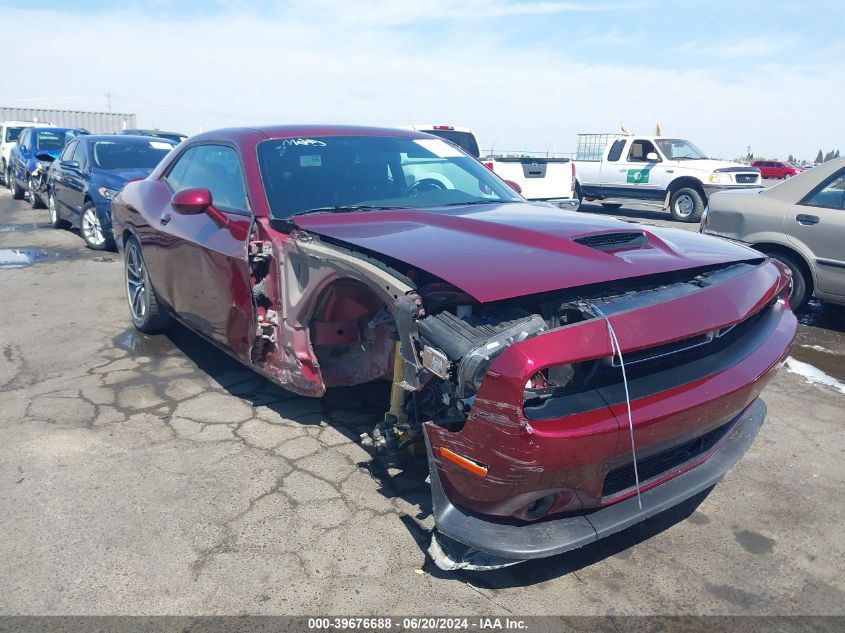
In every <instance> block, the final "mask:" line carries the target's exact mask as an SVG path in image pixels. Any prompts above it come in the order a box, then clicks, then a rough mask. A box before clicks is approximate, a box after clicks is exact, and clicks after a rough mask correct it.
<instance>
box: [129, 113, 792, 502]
mask: <svg viewBox="0 0 845 633" xmlns="http://www.w3.org/2000/svg"><path fill="white" fill-rule="evenodd" d="M339 135H373V136H376V135H391V136H405V137H409V138H421V137H423V135H421V134H419V133H416V132H412V131H403V130H389V131H386V130H380V129H373V128H354V127H339V126H289V127H276V128H265V129H261V130H256V129H237V130H221V131H217V132H209V133H207V134H202V135H199V136H197V137H193V138H192V139H191V140H190V141H189V142H188V143H185V144H184V146H183V147H181V150H183V151H184V150H185V149H187V148H188V147H191V146H193V145H194V144H195V143H199V142H205V141H216V142H225V143H230V144H233V145H234V146H236V147H238V148H239V150H240V152H239V153H240V158H241V161H242V166H243V169H244V176H245V183H246V190H247V195H248V197H249V200H250V204H251V209H252V212H253V215H254V219H255V227H254V228H255V230H256V231H257V232H258V234H259V237H260V239H264V240H268V241H270V242H271V243H272V245H273V251H274V254H275V257H276V261H277V263H278V262H281V261H283V260H282V255H283V253H284V250H285V248H286V245H288V246H289V243H290V242H289V240H290V239H291V238H290V235H288V234H287V233H283V232H279V231H278V230H277V229H276V228H273V227H270V225H269V222H268V216H269V209H268V207H267V201H266V197H265V195H264V192H263V188H262V184H261V178H260V174H259V170H258V165H257V158H256V152H255V147H256V144H257V143H258V142H260V141H263V140H265V139H268V138H296V137H314V136H339ZM174 159H175V157H171V159H170V161H172V160H174ZM169 164H170V162H167V163H163V164H161V165H159V167H158V168H156V170H155V171H154V172H153V173H152V174H151V175H150V176H149V177H148V178H147V179H146V180H144V181H141V182H138V183H133V184H131V185H128V186H127V187H126V188H125V189H124V190H123V192H122V193H121V194H120V195H119V196H118V198H117V199H116V201H115V204H114V205H113V208H114V217H115V233H116V237H117V241H118V246H119V247H121V248H122V247H123V240H124V232H126V233H127V234H132V235H134V236H135V237H136V238H137V239H139V240H140V241H141V243H142V246H143V252H144V257H145V259H146V260H147V264H148V268H149V270H150V275H151V277H152V281H153V284H154V286H155V288H156V290H157V291H158V292H159V294H160V295H161V296H162V299H164V300H165V302H166V303H167V304H168V305H170V306H171V307H173V308H174V309H176V310H179V311H180V316H181V317H182V318H183V319H184V320H186V321H188V322H189V323H190V324H191V325H192V326H193V327H196V328H197V329H199V330H200V331H202V332H204V333H205V334H206V335H207V336H209V338H211V339H212V340H214V341H215V342H217V343H218V344H219V345H221V347H223V348H224V349H228V350H229V351H232V352H233V353H235V354H236V355H237V356H239V357H240V358H241V359H242V360H244V361H245V362H248V357H247V356H246V351H247V350H248V349H249V342H250V340H251V339H250V337H251V326H252V323H253V321H252V317H253V315H252V302H251V297H250V294H251V293H250V283H249V276H248V275H249V271H248V266H247V258H246V253H247V245H248V239H249V230H250V223H251V222H252V219H251V218H248V217H246V216H243V215H235V214H229V213H224V212H221V211H220V210H217V209H214V208H213V207H211V208H209V209H208V210H207V211H206V212H205V213H202V214H198V215H184V214H182V215H180V214H178V213H176V212H175V210H174V209H173V208H172V205H171V197H172V195H173V192H172V191H170V189H169V187H167V185H166V184H165V183H164V182H163V181H162V180H161V176H162V174H163V173H164V172H165V171H166V169H167V167H168V166H169ZM168 214H169V215H170V216H171V217H170V219H169V221H168V223H167V224H166V225H164V226H162V225H161V219H162V218H163V217H164V216H165V215H168ZM296 221H297V223H298V224H299V226H301V227H302V228H305V229H308V230H309V231H313V232H315V233H321V234H324V235H327V236H331V237H335V238H337V239H340V240H343V241H346V242H348V243H351V244H356V245H359V246H361V247H365V248H369V249H372V250H374V251H376V252H380V253H383V254H385V255H388V256H392V257H395V258H397V259H399V260H401V261H404V262H406V263H408V264H411V265H413V266H416V267H418V268H420V269H422V270H426V271H428V272H430V273H433V274H435V275H437V276H439V277H441V278H443V279H444V280H446V281H448V282H451V283H453V284H454V285H456V286H457V287H459V288H461V289H463V290H464V291H466V292H468V293H470V294H471V295H472V296H474V297H475V298H476V299H478V300H479V301H492V300H497V299H501V298H506V297H513V296H518V295H526V294H532V293H537V292H542V291H546V290H553V289H561V288H565V287H576V286H581V285H586V284H591V283H596V282H602V281H608V280H613V279H623V278H631V277H641V276H646V275H650V274H653V273H658V272H664V271H672V270H679V269H684V268H692V267H699V266H705V265H708V264H719V263H724V262H731V261H737V260H743V259H746V260H747V259H753V258H759V257H761V256H760V255H759V254H758V253H756V252H755V251H751V250H749V249H745V248H744V247H741V246H737V245H734V244H730V243H728V242H725V241H721V240H716V239H709V238H706V237H701V236H699V235H697V234H690V233H687V232H684V231H675V230H672V229H665V228H658V227H649V228H648V230H647V231H646V232H647V234H648V244H647V245H646V246H645V247H641V248H635V249H628V250H625V251H618V252H615V253H606V252H600V251H596V250H593V249H590V248H587V247H584V246H580V245H578V244H577V243H573V242H572V241H571V238H573V237H578V236H581V235H589V234H594V233H601V232H607V231H620V230H621V231H637V230H643V229H642V227H632V226H631V225H630V224H628V223H624V222H619V221H616V220H613V219H610V218H603V217H596V216H592V215H590V216H586V215H579V214H573V213H566V212H562V211H560V210H558V209H554V208H551V207H546V206H543V205H529V204H510V205H497V206H490V207H487V208H474V209H470V210H467V209H460V208H458V209H450V210H445V209H444V210H441V212H429V211H413V210H398V211H386V212H369V213H366V214H358V213H347V214H343V215H313V216H307V217H302V218H297V219H296ZM271 275H273V279H272V280H271V281H273V282H274V283H272V284H270V287H271V296H272V298H273V299H274V300H276V301H278V299H279V297H278V294H277V290H278V288H279V283H280V282H279V280H278V279H277V278H276V273H275V271H274V272H272V273H271ZM786 283H787V278H786V276H785V274H784V273H783V272H782V271H780V270H779V269H778V268H777V267H776V266H775V264H773V263H771V262H767V263H765V264H763V265H761V266H758V267H756V268H755V269H754V270H753V271H751V272H749V273H747V274H745V275H743V276H742V277H740V278H737V279H734V280H732V281H731V282H729V283H726V284H724V285H722V286H718V287H714V288H705V289H703V290H701V291H700V292H697V293H695V294H694V295H692V296H690V297H684V298H681V299H677V300H675V301H670V302H665V303H661V304H659V305H657V306H651V307H646V308H642V309H639V310H634V311H631V312H628V313H624V314H619V315H616V316H614V317H611V321H612V322H613V326H614V328H615V330H616V333H617V335H618V337H619V341H620V344H621V346H622V349H623V351H624V352H631V351H635V350H637V349H640V348H645V347H649V346H653V345H659V344H661V343H665V342H671V341H673V340H677V339H679V338H683V337H687V336H692V335H694V334H697V333H701V332H706V331H708V330H711V329H714V328H716V327H721V326H724V325H728V324H731V323H736V322H738V321H741V320H743V319H744V318H746V317H747V316H748V315H750V314H752V313H754V312H755V311H756V310H758V309H760V308H761V307H762V306H764V305H766V304H767V303H768V301H769V300H770V299H771V298H772V297H773V296H774V295H775V294H776V293H777V292H778V291H779V290H781V289H782V288H783V287H784V286H785V284H786ZM773 309H777V310H780V311H781V312H780V316H779V323H778V326H777V328H776V329H775V332H774V333H773V335H772V336H770V338H769V339H767V340H766V341H765V342H764V343H763V344H762V345H760V347H759V348H757V349H756V350H755V351H753V352H752V353H751V354H749V355H748V356H747V357H746V358H744V359H742V360H741V361H740V362H738V363H737V364H735V365H734V366H732V367H730V368H728V369H725V370H724V371H721V372H718V373H716V374H713V375H710V376H707V377H706V378H702V379H700V380H697V381H695V382H693V383H690V384H685V385H682V386H680V387H677V388H674V389H669V390H665V391H662V392H659V393H655V394H652V395H650V396H648V397H644V398H640V399H636V400H634V401H633V402H632V409H633V415H634V422H635V435H636V440H637V445H638V448H639V449H640V450H641V452H642V454H643V455H648V454H649V452H654V451H656V450H660V447H661V446H663V445H666V444H672V443H679V442H682V441H684V440H685V439H687V438H690V437H694V436H698V435H701V434H702V433H704V432H706V431H707V430H709V429H712V428H715V427H717V426H719V425H721V424H723V423H724V422H726V421H727V420H729V419H731V417H732V416H734V415H736V413H738V412H739V411H740V410H742V409H743V408H744V407H745V406H747V405H748V403H750V402H752V401H753V399H754V398H756V397H757V395H758V394H759V393H760V391H761V390H762V389H763V387H764V386H765V384H766V383H767V381H768V380H769V379H770V377H771V375H772V371H773V370H774V369H775V368H776V367H777V366H778V364H779V363H780V361H781V360H782V359H783V358H785V355H786V354H787V353H788V349H789V346H790V344H791V342H792V339H793V337H794V335H795V327H796V322H795V318H794V316H793V315H792V313H791V312H790V311H789V309H788V307H786V306H776V307H775V308H773ZM341 314H342V311H340V312H337V311H334V310H326V312H325V314H324V315H323V317H322V321H323V322H324V324H325V325H324V326H323V325H321V326H319V328H320V330H321V331H322V328H323V327H325V328H331V327H334V324H336V323H337V322H338V321H343V320H346V319H345V318H343V317H342V316H341ZM335 334H336V331H335ZM329 338H330V337H329ZM610 355H611V349H610V342H609V339H608V335H607V330H606V325H605V323H604V322H603V321H601V320H591V321H586V322H583V323H579V324H575V325H572V326H569V327H565V328H560V329H558V330H555V331H552V332H549V333H546V334H543V335H541V336H538V337H536V338H533V339H529V340H527V341H524V342H522V343H518V344H516V345H513V346H512V347H510V348H509V349H507V350H506V351H505V352H504V353H503V354H502V355H501V356H500V357H499V358H498V359H497V360H496V361H495V363H494V364H493V366H492V368H491V370H490V372H489V373H488V375H487V377H486V378H485V380H484V381H483V383H482V385H481V388H480V390H479V392H478V394H477V398H476V401H475V404H474V406H473V409H472V413H471V414H470V416H469V419H468V420H467V422H466V425H465V426H464V428H463V429H462V430H461V431H460V432H450V431H448V430H446V429H444V428H442V427H439V426H435V425H433V424H430V423H429V424H427V425H426V432H427V434H428V436H429V439H430V441H431V444H432V446H433V447H434V449H435V450H434V453H435V455H439V452H438V450H437V449H438V448H439V447H441V446H443V447H447V448H450V449H452V450H454V451H456V452H458V453H460V454H465V455H467V456H469V457H472V458H474V459H477V460H478V461H481V462H483V463H485V464H486V465H488V466H489V472H488V476H487V477H485V478H481V477H477V476H475V475H472V474H470V473H468V472H467V471H465V470H462V469H461V468H459V467H458V466H456V465H455V464H452V463H451V462H448V461H443V460H440V459H438V460H437V468H438V470H439V472H440V476H441V480H442V481H443V483H444V487H445V488H446V490H447V492H448V493H449V495H450V497H451V498H452V499H453V501H455V502H456V503H460V504H462V505H466V506H467V507H469V508H471V509H473V510H476V511H478V512H482V513H488V514H495V515H503V516H511V515H514V514H516V515H517V516H518V515H519V512H520V508H522V507H523V506H524V505H526V504H528V503H530V502H531V501H533V500H534V499H536V498H537V497H539V496H541V495H542V494H545V492H546V491H555V492H558V493H560V496H559V501H558V503H557V504H556V506H555V508H554V509H553V511H554V512H560V511H575V510H578V509H581V508H590V507H597V506H599V505H601V504H602V503H606V502H607V500H604V501H602V499H601V487H602V480H603V478H604V475H605V473H606V472H607V471H608V470H609V469H610V468H612V467H613V465H614V464H617V463H619V461H620V460H625V459H628V457H629V454H630V453H629V450H630V447H629V445H628V444H627V441H626V433H624V432H623V431H624V430H625V429H624V426H623V425H624V424H626V423H627V418H626V410H625V407H624V405H615V406H612V407H603V408H600V409H597V410H594V411H589V412H586V413H581V414H578V415H573V416H568V417H564V418H559V419H553V420H543V421H533V422H529V421H528V420H527V419H526V418H525V416H524V414H523V412H522V393H523V389H524V385H525V382H526V381H527V379H528V378H530V377H531V376H532V375H533V374H534V373H536V372H537V371H539V370H541V369H543V368H545V367H548V366H551V365H554V364H561V363H567V362H578V361H581V360H590V359H594V358H599V357H606V356H610ZM256 369H257V370H258V371H261V372H262V373H264V374H265V375H269V376H270V377H271V378H273V379H275V380H276V381H277V382H279V383H280V384H284V385H285V387H287V388H289V389H292V390H294V391H297V392H299V393H303V394H306V395H321V394H322V393H323V390H324V384H323V379H322V376H321V373H320V369H319V364H318V363H317V362H316V359H315V358H314V357H313V354H312V353H311V350H310V347H309V345H308V344H307V338H305V337H302V338H300V339H297V340H295V341H289V340H283V341H280V345H279V349H278V350H277V351H276V352H274V353H273V354H272V355H271V356H270V358H269V361H268V363H267V364H266V365H263V366H261V367H256ZM677 474H678V472H674V473H668V474H666V475H665V476H664V478H666V477H671V476H675V475H677Z"/></svg>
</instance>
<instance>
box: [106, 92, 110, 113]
mask: <svg viewBox="0 0 845 633" xmlns="http://www.w3.org/2000/svg"><path fill="white" fill-rule="evenodd" d="M106 100H107V101H108V106H109V112H111V90H109V91H108V92H107V93H106Z"/></svg>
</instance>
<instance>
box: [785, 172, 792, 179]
mask: <svg viewBox="0 0 845 633" xmlns="http://www.w3.org/2000/svg"><path fill="white" fill-rule="evenodd" d="M787 178H792V174H789V173H786V174H784V175H783V179H784V180H786V179H787Z"/></svg>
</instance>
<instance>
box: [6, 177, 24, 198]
mask: <svg viewBox="0 0 845 633" xmlns="http://www.w3.org/2000/svg"><path fill="white" fill-rule="evenodd" d="M8 180H9V191H11V192H12V199H13V200H23V189H21V188H20V187H19V186H18V181H17V180H15V176H14V174H12V173H11V172H9V176H8Z"/></svg>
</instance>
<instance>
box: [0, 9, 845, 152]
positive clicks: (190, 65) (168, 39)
mask: <svg viewBox="0 0 845 633" xmlns="http://www.w3.org/2000/svg"><path fill="white" fill-rule="evenodd" d="M472 2H473V4H470V5H461V7H465V6H470V7H472V6H480V3H477V2H476V0H472ZM331 4H332V6H335V3H331ZM402 4H403V3H384V13H383V14H380V15H375V16H372V15H371V18H372V19H369V20H367V19H364V17H366V16H365V15H363V12H362V15H360V16H358V17H356V16H355V15H354V14H355V11H354V8H355V7H358V6H360V5H358V4H357V3H346V4H343V5H341V4H339V3H338V4H337V6H338V7H340V8H339V9H338V12H335V13H334V14H333V15H329V7H328V3H327V2H323V3H322V4H319V5H317V6H316V8H314V3H300V4H298V5H297V6H298V7H299V8H297V9H293V10H287V11H285V12H281V13H273V14H263V15H261V14H258V13H257V12H255V11H254V10H247V11H239V12H234V13H227V14H219V13H218V14H215V13H209V14H205V15H201V16H195V17H190V18H184V19H174V18H172V17H168V18H167V19H164V18H155V17H150V16H148V15H145V14H143V13H140V12H131V13H120V14H95V15H85V16H74V15H69V14H64V13H60V12H55V11H39V12H37V14H35V13H32V12H28V11H22V10H17V11H16V10H7V11H6V12H4V18H8V19H9V21H10V23H16V24H20V23H29V22H31V21H32V20H33V16H34V15H37V20H38V23H39V28H40V29H42V30H43V32H48V33H64V34H65V36H64V37H62V38H61V39H57V40H55V42H56V44H55V47H54V48H52V49H47V50H45V51H44V53H43V57H42V58H40V62H43V63H39V64H38V65H37V69H36V70H37V71H36V72H30V73H19V74H17V75H16V77H15V82H14V83H12V82H10V81H4V82H0V105H27V106H33V107H35V106H38V105H44V106H45V107H46V106H49V107H61V106H62V105H65V104H64V103H63V102H62V101H61V100H60V99H61V98H62V97H67V101H66V107H67V108H73V109H97V110H102V109H103V108H104V107H105V104H106V100H105V96H102V97H97V98H84V97H85V96H86V95H88V96H90V95H105V93H106V91H111V92H112V93H113V94H114V95H115V96H114V98H113V102H112V103H113V108H114V109H115V110H122V111H126V110H128V111H131V112H136V113H137V114H138V123H139V125H142V126H152V125H155V126H158V127H161V128H165V127H166V128H173V129H178V130H183V131H185V132H188V133H195V132H197V131H199V130H200V128H202V129H204V130H208V129H212V128H214V127H221V126H232V125H256V124H269V123H301V122H332V123H365V124H379V125H402V124H406V123H414V122H435V123H452V124H455V125H466V126H469V127H473V128H474V129H475V130H476V131H477V132H478V133H479V135H480V137H481V140H482V144H483V146H484V147H485V148H489V147H490V146H491V145H492V144H493V143H494V142H495V144H496V147H497V148H501V149H535V150H545V149H549V148H551V149H557V150H558V151H571V150H572V149H574V146H575V135H576V133H578V132H602V131H616V130H617V129H618V124H619V121H620V120H624V121H625V124H626V126H627V127H628V129H630V130H634V131H640V132H651V131H652V130H653V129H654V124H655V123H656V122H659V123H660V124H661V127H662V129H663V132H664V134H666V135H683V136H686V137H689V138H691V139H692V140H694V142H696V144H698V145H699V146H700V147H702V149H704V150H705V151H707V152H709V153H711V154H715V155H722V156H725V157H733V156H736V155H739V154H740V153H742V152H744V150H745V147H746V145H751V146H752V149H753V150H754V151H755V153H760V154H769V155H772V156H778V155H780V156H785V155H786V154H787V153H790V152H791V153H793V154H796V155H798V156H801V157H810V158H812V157H814V156H815V153H816V152H817V151H818V147H819V146H822V147H824V148H825V150H827V149H828V148H831V147H833V148H835V147H836V144H837V143H838V142H839V139H842V138H843V137H845V134H843V133H845V126H843V123H842V118H841V116H840V113H839V109H840V108H839V104H840V103H841V100H842V88H841V87H842V86H843V85H845V82H843V78H844V77H843V71H842V70H840V68H839V62H838V57H835V56H832V57H831V61H830V63H828V62H827V58H826V57H824V56H821V57H819V58H818V61H817V63H815V64H814V65H807V66H806V67H803V66H802V65H785V66H778V67H759V68H754V67H752V66H748V65H745V63H744V62H743V64H737V65H736V66H731V65H730V64H729V65H727V66H725V65H724V61H722V63H721V64H720V66H719V67H704V66H703V65H702V68H700V69H698V70H695V69H693V70H680V69H676V68H673V67H672V65H673V59H672V56H671V55H663V56H660V55H656V54H655V52H654V51H652V50H649V51H646V50H637V51H634V52H632V53H629V54H624V55H623V54H620V55H618V57H619V59H618V61H617V62H616V63H614V64H600V63H590V62H585V61H583V59H582V57H583V55H584V52H583V50H587V49H583V50H582V49H581V48H579V42H578V41H577V39H576V38H569V39H567V40H566V44H564V45H563V46H561V47H560V48H558V49H552V48H549V47H547V46H544V45H542V44H540V43H538V42H524V43H520V44H519V45H513V44H508V43H506V40H505V39H504V38H503V37H502V36H501V35H500V33H499V31H498V30H497V29H496V28H492V27H491V28H487V27H484V26H483V24H482V23H478V22H475V21H472V20H455V21H454V22H455V23H452V22H450V21H449V20H446V21H445V23H443V24H441V23H438V25H437V28H434V26H427V25H426V24H422V25H419V26H417V25H415V23H414V22H413V21H412V22H411V23H408V21H407V16H405V18H403V15H404V14H402V13H401V11H400V10H399V9H398V8H397V7H399V6H401V5H402ZM484 4H485V6H487V5H488V4H489V5H490V6H492V7H493V10H502V11H504V10H505V7H506V6H509V7H517V8H521V9H522V10H523V11H541V10H551V5H553V6H554V8H557V9H560V10H564V9H561V7H563V6H567V7H572V9H566V10H574V7H578V6H583V5H581V4H574V3H546V2H531V3H517V4H515V5H506V3H504V2H495V3H492V4H490V3H484ZM547 5H549V6H548V7H547ZM455 6H457V5H456V4H455V3H451V4H450V3H446V2H445V1H444V0H420V2H417V3H415V4H414V9H413V11H414V13H413V14H411V15H417V14H419V13H420V12H424V11H425V10H426V7H427V8H428V9H429V10H434V8H439V9H441V10H443V11H448V10H449V9H448V7H455ZM602 6H604V5H602ZM453 10H454V11H464V10H465V9H464V8H461V9H453ZM401 20H404V22H403V23H404V24H405V26H404V27H397V26H393V24H394V23H395V22H397V21H401ZM490 24H492V23H490ZM411 25H414V26H411ZM69 50H73V51H78V50H83V51H84V55H82V56H77V55H76V53H74V57H73V58H74V59H78V60H80V61H79V62H78V63H77V64H76V65H75V66H69V64H68V63H67V61H66V55H67V51H69ZM658 52H659V51H658ZM31 62H32V58H31V51H30V49H28V48H26V47H7V48H6V49H5V52H4V65H5V67H7V68H25V67H30V66H31ZM31 96H43V97H50V98H51V99H52V100H50V101H49V102H44V103H43V104H39V103H38V102H27V103H20V102H14V101H13V100H14V99H16V98H20V97H31ZM74 97H83V98H74ZM844 145H845V144H844ZM811 155H812V156H811Z"/></svg>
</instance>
